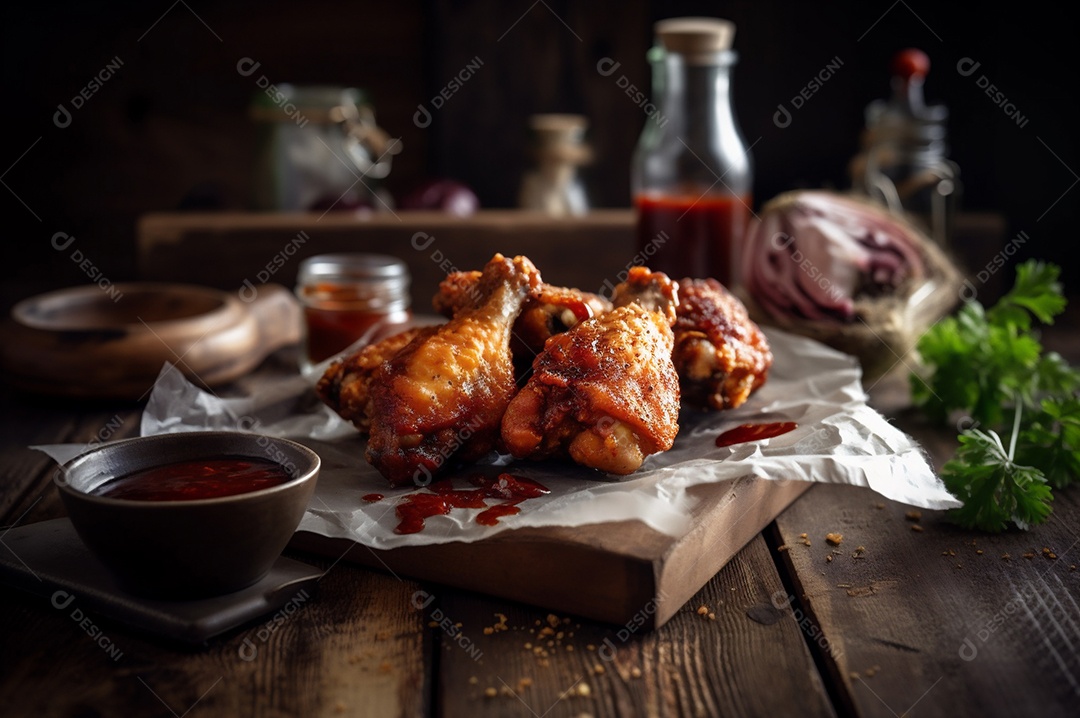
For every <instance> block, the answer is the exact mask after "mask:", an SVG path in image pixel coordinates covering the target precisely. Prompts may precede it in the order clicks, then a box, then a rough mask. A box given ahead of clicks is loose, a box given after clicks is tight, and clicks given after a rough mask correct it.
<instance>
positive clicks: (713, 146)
mask: <svg viewBox="0 0 1080 718" xmlns="http://www.w3.org/2000/svg"><path fill="white" fill-rule="evenodd" d="M655 31H656V38H657V44H656V45H655V46H654V47H653V48H652V49H651V50H650V51H649V55H648V59H649V62H650V64H651V65H652V70H653V79H652V90H653V99H654V101H655V102H656V104H657V105H658V108H659V110H658V112H657V113H655V114H653V115H652V116H650V117H649V119H648V120H646V122H645V128H644V130H643V131H642V133H641V137H640V139H639V140H638V145H637V149H636V151H635V153H634V159H633V167H632V175H631V190H632V193H633V200H634V207H635V210H636V214H637V251H638V257H637V258H636V259H640V260H641V262H640V263H643V264H645V265H647V266H648V267H650V268H651V269H653V270H656V271H662V272H666V273H667V274H668V275H670V276H672V277H674V278H676V279H680V278H682V277H713V278H715V279H717V280H719V281H720V282H721V283H723V284H724V285H726V286H728V287H734V286H737V284H738V279H739V278H738V267H739V250H740V246H741V244H742V242H743V237H744V235H745V233H746V229H747V226H748V223H749V221H750V217H751V214H752V212H751V206H752V201H753V163H752V159H751V156H750V151H749V149H748V148H747V146H746V142H745V141H744V140H743V137H742V133H741V132H740V130H739V126H738V123H737V121H736V117H735V113H734V111H733V108H732V102H731V68H732V67H733V66H734V65H735V63H736V61H737V59H738V55H737V53H736V52H735V51H734V50H732V49H731V42H732V38H733V37H734V33H735V26H734V24H733V23H731V22H729V21H727V20H721V19H718V18H697V17H691V18H670V19H667V20H661V21H659V22H657V23H656V25H655Z"/></svg>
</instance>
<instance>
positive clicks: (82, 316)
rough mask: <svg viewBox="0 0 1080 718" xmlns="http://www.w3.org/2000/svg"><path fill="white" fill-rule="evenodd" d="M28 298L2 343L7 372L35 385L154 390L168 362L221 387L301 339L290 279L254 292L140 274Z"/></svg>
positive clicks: (104, 391) (64, 392) (76, 391)
mask: <svg viewBox="0 0 1080 718" xmlns="http://www.w3.org/2000/svg"><path fill="white" fill-rule="evenodd" d="M112 289H113V290H115V291H110V292H108V293H106V292H104V291H102V289H101V288H100V287H98V286H96V285H87V286H82V287H72V288H69V289H62V290H59V291H55V292H48V293H46V294H41V295H38V296H36V297H31V298H29V299H25V300H23V301H21V302H19V303H18V304H16V305H15V307H14V308H13V309H12V311H11V322H10V325H11V331H10V332H8V334H9V338H8V339H7V340H6V341H4V342H3V343H2V345H0V360H2V362H3V365H4V371H5V374H6V376H7V379H8V380H9V381H10V382H11V383H12V384H14V385H15V386H17V387H19V388H22V389H24V390H27V391H32V392H35V393H45V394H52V395H58V396H73V397H85V398H110V399H135V400H139V399H142V398H145V397H146V396H147V394H148V393H149V390H150V389H151V388H152V386H153V384H154V381H155V380H156V379H157V377H158V375H159V374H160V372H161V369H162V367H163V366H164V365H165V364H166V363H171V364H174V365H175V366H176V367H177V368H178V369H180V370H181V371H183V372H184V374H185V375H186V376H187V377H188V378H189V379H191V380H192V381H194V382H196V383H198V384H200V385H202V386H205V387H214V386H218V385H221V384H224V383H227V382H229V381H232V380H234V379H237V378H239V377H241V376H243V375H244V374H246V373H247V372H249V371H251V370H252V369H254V368H255V367H256V366H258V364H259V363H261V362H262V361H263V360H264V359H265V358H266V357H267V356H268V355H269V354H270V353H271V352H273V351H275V350H277V349H280V348H281V347H284V346H286V345H288V344H292V343H296V342H299V340H300V334H301V331H302V326H303V324H302V314H301V309H300V305H299V302H298V301H297V300H296V299H295V297H294V296H293V294H292V292H290V291H289V290H288V289H286V288H285V287H283V286H280V285H275V284H264V285H260V286H258V287H256V291H255V292H254V293H253V296H252V298H251V299H250V301H246V300H243V299H241V298H240V297H239V296H237V295H234V294H229V293H227V292H223V291H219V290H216V289H212V288H209V287H200V286H196V285H189V284H173V283H153V282H132V283H124V284H116V285H113V287H112Z"/></svg>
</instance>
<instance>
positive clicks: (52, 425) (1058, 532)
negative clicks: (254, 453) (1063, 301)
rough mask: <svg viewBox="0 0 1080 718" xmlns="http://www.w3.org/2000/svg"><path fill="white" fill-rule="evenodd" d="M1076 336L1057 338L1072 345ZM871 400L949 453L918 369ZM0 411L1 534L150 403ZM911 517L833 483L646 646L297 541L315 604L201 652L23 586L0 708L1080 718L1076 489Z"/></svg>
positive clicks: (30, 518) (10, 604)
mask: <svg viewBox="0 0 1080 718" xmlns="http://www.w3.org/2000/svg"><path fill="white" fill-rule="evenodd" d="M1074 336H1075V335H1074V334H1072V333H1071V330H1070V331H1066V332H1058V333H1057V334H1055V335H1052V336H1048V337H1047V338H1048V343H1051V344H1052V345H1054V346H1055V347H1056V348H1059V349H1065V350H1069V349H1072V348H1075V347H1076V345H1077V342H1076V341H1075V340H1074V339H1072V338H1071V337H1074ZM1051 340H1054V341H1056V342H1057V343H1056V344H1054V341H1051ZM1067 356H1069V357H1070V358H1072V359H1074V360H1076V359H1077V358H1080V354H1078V353H1077V352H1075V351H1071V352H1070V353H1069V354H1067ZM871 396H872V399H873V403H875V404H876V405H877V406H878V407H879V408H880V409H881V410H882V411H883V412H884V413H886V415H888V416H889V417H891V418H893V419H894V420H895V421H896V423H897V424H898V425H899V426H901V428H903V429H905V430H906V431H909V432H910V433H912V434H913V435H914V436H916V437H917V438H918V439H920V440H921V441H922V442H923V443H924V445H925V446H926V447H927V449H928V450H929V451H930V452H931V454H932V455H933V456H934V458H935V460H937V461H940V460H941V459H942V458H943V457H944V456H946V455H947V454H948V453H949V452H951V450H952V446H953V441H954V439H955V435H954V434H950V433H949V432H941V431H939V430H936V429H933V428H931V427H929V426H927V425H925V424H924V423H922V422H921V421H920V420H919V419H918V417H917V416H915V415H914V414H913V413H912V412H911V411H909V410H907V409H906V408H905V405H906V400H907V386H906V382H905V380H904V378H903V377H902V376H899V377H893V378H891V379H888V380H885V381H882V382H880V383H878V384H877V385H876V386H874V387H873V388H872V391H871ZM2 402H3V409H4V410H3V412H2V413H0V422H2V424H3V429H4V431H3V435H2V438H0V442H2V446H3V455H2V456H3V458H2V464H0V525H2V526H3V528H0V543H2V540H3V535H4V533H5V532H6V531H7V530H8V529H9V528H11V527H14V526H24V525H27V524H30V523H32V522H36V521H41V520H45V519H50V518H55V517H59V516H62V515H63V514H64V510H63V507H62V506H61V504H60V501H59V497H58V495H57V493H56V490H55V488H54V487H53V485H52V484H51V481H50V477H51V472H52V469H53V467H54V465H53V462H52V461H51V460H50V459H49V458H48V457H46V456H45V455H44V454H42V453H40V452H38V451H35V450H31V449H29V448H28V447H29V446H31V445H36V444H43V443H68V442H86V441H91V440H94V439H95V438H96V439H103V438H108V439H116V438H121V437H124V436H130V435H134V434H136V433H137V431H138V422H139V417H140V409H141V406H140V405H137V404H111V403H78V404H76V403H72V402H68V401H63V400H57V399H45V398H40V397H34V396H28V395H23V394H19V393H15V392H8V393H6V394H5V395H4V396H3V399H2ZM909 511H910V507H907V506H904V505H901V504H897V503H894V502H891V501H885V500H882V499H880V498H879V497H878V496H877V495H876V494H874V493H872V492H870V491H868V490H863V489H859V488H851V487H842V486H828V485H821V486H815V487H813V488H812V489H811V490H810V491H808V492H807V493H806V494H804V495H803V496H802V497H801V498H800V499H798V500H797V501H796V502H795V503H794V504H793V505H792V506H791V507H790V508H789V509H787V510H786V511H785V512H784V513H783V514H781V515H780V516H779V518H777V519H776V520H775V521H774V522H772V523H771V524H770V525H769V526H768V527H767V528H766V529H765V530H764V531H762V532H761V533H760V534H759V535H757V536H756V537H754V538H753V539H752V540H751V541H750V542H749V543H748V544H747V545H746V546H745V547H744V548H743V549H742V550H741V552H739V553H738V554H737V555H736V556H735V558H734V559H733V560H732V561H731V562H729V563H728V564H727V565H726V566H725V567H724V568H723V569H722V570H721V571H720V572H719V573H717V574H716V575H715V576H714V577H713V578H712V579H711V580H710V581H709V582H708V583H707V585H705V586H704V588H702V589H701V591H700V592H699V593H698V595H696V596H695V597H694V598H693V599H692V600H691V601H690V602H688V603H687V604H686V605H685V606H684V607H683V608H682V609H681V610H680V611H679V612H678V614H677V615H676V616H675V617H674V618H673V619H672V620H671V621H669V622H668V623H667V624H666V625H664V626H663V627H661V628H660V629H658V630H656V631H653V632H648V633H642V632H640V631H636V630H635V631H631V630H628V629H627V628H626V627H620V626H611V625H605V624H601V623H596V622H592V621H588V620H584V619H581V618H579V617H576V616H572V615H550V614H549V612H548V611H546V610H543V609H541V608H536V607H532V606H528V605H523V604H514V603H510V602H507V601H503V600H498V599H493V598H490V597H486V596H484V595H479V594H473V593H468V592H464V591H460V590H455V589H450V588H447V587H444V586H440V585H427V584H422V583H418V582H416V581H413V580H409V579H407V578H404V577H399V576H395V575H391V574H389V573H385V572H379V571H373V570H369V569H366V568H362V567H360V566H357V565H355V564H352V563H350V562H349V561H348V560H337V561H335V560H332V559H328V558H325V557H317V556H312V555H307V554H302V553H298V552H295V551H289V552H288V553H289V555H291V556H293V557H295V558H300V559H302V560H305V561H308V562H309V563H312V564H315V565H317V566H320V567H322V568H324V569H326V573H325V575H324V577H323V578H322V579H321V580H320V581H319V583H318V586H317V590H316V591H315V592H314V594H313V595H312V597H311V599H310V600H308V601H305V602H304V603H303V604H302V605H298V606H295V607H294V609H295V610H292V611H290V612H288V613H287V614H284V615H281V616H279V617H278V619H277V620H273V621H269V620H268V619H263V620H260V621H256V622H255V623H252V624H250V625H247V626H244V627H243V628H240V629H236V630H233V631H231V632H229V633H228V634H225V635H223V636H221V637H219V638H216V639H213V640H212V641H210V642H209V644H208V645H205V646H204V647H202V648H200V649H197V650H192V649H181V648H177V647H175V646H171V645H167V644H165V643H162V642H161V641H159V640H156V639H154V638H152V637H150V636H147V635H143V634H140V633H138V632H135V631H133V630H129V629H127V628H125V627H124V626H122V625H119V624H114V623H111V622H109V621H107V620H104V619H101V618H98V617H93V616H91V619H92V622H93V625H94V626H96V627H97V630H98V631H99V632H100V634H99V635H98V638H97V639H95V636H94V635H91V634H90V633H88V631H87V628H86V626H85V625H80V623H78V622H77V621H74V620H72V618H71V616H70V615H68V614H67V612H65V611H60V610H57V609H56V608H54V607H53V606H52V605H50V602H49V600H48V599H47V598H42V597H38V596H34V595H31V594H26V593H23V592H21V591H17V590H14V589H5V590H4V591H3V593H2V594H0V626H2V628H0V635H2V636H3V638H2V643H3V650H2V653H0V713H2V714H3V715H11V716H44V715H49V716H174V718H179V717H180V716H193V717H194V716H247V715H275V716H276V715H280V716H320V715H331V716H337V715H364V716H398V715H402V716H427V715H439V716H480V715H521V716H528V715H534V716H585V715H588V716H615V715H618V716H652V715H657V716H675V715H678V716H683V715H690V716H714V715H755V716H759V715H770V716H775V715H800V716H805V715H821V716H831V715H841V716H846V715H858V716H901V715H923V716H932V715H936V716H956V715H981V716H987V715H1002V716H1004V715H1009V716H1011V715H1019V714H1028V715H1036V714H1037V715H1040V716H1058V715H1060V716H1066V715H1075V714H1076V705H1077V699H1078V698H1080V607H1078V601H1077V595H1078V593H1080V573H1078V572H1077V571H1076V564H1077V563H1080V560H1078V559H1080V557H1078V554H1080V492H1078V491H1077V490H1075V489H1074V490H1071V491H1064V492H1060V493H1059V494H1058V496H1057V499H1056V501H1055V503H1054V513H1053V516H1052V518H1051V520H1050V521H1049V522H1048V523H1047V524H1044V525H1043V526H1040V527H1038V528H1037V529H1035V530H1032V531H1030V532H1027V533H1023V532H1016V531H1014V532H1009V533H1005V534H1002V535H995V536H990V535H983V534H977V533H972V532H968V531H963V530H960V529H958V528H956V527H953V526H951V525H950V524H949V523H947V522H946V521H945V520H944V517H943V516H942V515H941V514H940V513H939V512H933V511H923V512H922V513H921V517H920V518H918V519H917V520H914V518H915V517H914V515H911V514H909ZM829 532H838V533H841V534H843V536H844V538H843V542H842V543H841V544H840V546H839V547H833V546H830V545H829V544H828V543H826V541H825V534H826V533H829ZM803 537H806V539H807V540H808V541H807V540H804V539H803ZM807 542H808V544H809V545H807ZM8 550H10V549H9V548H8V547H7V544H4V545H3V546H0V551H8ZM418 591H423V592H425V594H424V595H425V596H430V597H432V599H433V600H432V601H431V602H430V603H426V598H425V602H420V601H417V600H416V598H415V597H416V596H417V595H418V594H417V592H418ZM418 605H419V606H420V607H418ZM548 628H550V629H551V630H546V629H548ZM102 635H103V636H105V637H106V638H107V640H108V643H109V645H110V646H111V647H112V648H113V650H111V651H107V650H104V648H103V645H104V644H102V642H101V640H100V636H102ZM252 644H253V645H255V646H256V647H257V651H256V652H255V653H254V656H253V655H252V651H251V650H250V646H251V645H252ZM117 653H120V655H119V656H117V655H116V654H117Z"/></svg>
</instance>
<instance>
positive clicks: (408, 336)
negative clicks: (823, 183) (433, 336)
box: [315, 327, 435, 434]
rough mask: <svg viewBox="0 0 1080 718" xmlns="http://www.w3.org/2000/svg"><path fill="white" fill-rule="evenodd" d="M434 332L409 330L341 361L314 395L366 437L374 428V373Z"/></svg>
mask: <svg viewBox="0 0 1080 718" xmlns="http://www.w3.org/2000/svg"><path fill="white" fill-rule="evenodd" d="M433 331H435V328H434V327H415V328H413V329H406V330H405V331H403V332H400V333H398V334H394V335H393V336H389V337H387V338H386V339H383V340H382V341H380V342H376V343H374V344H368V345H367V346H366V347H364V348H363V349H361V350H359V351H358V352H356V353H354V354H352V355H350V356H347V357H343V358H341V359H338V360H337V361H335V362H334V363H333V364H331V365H330V366H329V367H327V369H326V371H325V372H324V373H323V375H322V376H321V377H320V378H319V381H318V383H317V384H316V385H315V393H316V394H317V395H318V396H319V398H320V399H322V400H323V403H325V404H326V405H327V406H329V407H330V408H331V409H333V410H334V411H335V412H337V414H338V415H339V416H340V417H341V418H342V419H344V420H345V421H349V422H352V424H353V426H355V427H356V428H357V429H359V430H360V433H362V434H366V433H367V432H368V428H369V426H370V425H371V377H372V375H374V373H375V370H376V369H378V368H379V366H380V365H381V364H382V363H383V362H385V361H389V360H390V359H391V358H393V357H394V356H395V355H396V354H397V353H398V352H400V351H401V350H402V349H404V348H405V347H406V346H407V345H408V344H409V342H411V341H412V340H413V339H415V338H416V337H418V336H426V335H428V334H430V333H431V332H433Z"/></svg>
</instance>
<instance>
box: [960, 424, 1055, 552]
mask: <svg viewBox="0 0 1080 718" xmlns="http://www.w3.org/2000/svg"><path fill="white" fill-rule="evenodd" d="M941 478H942V480H943V481H944V482H945V487H946V488H947V489H949V491H950V492H952V494H953V495H954V496H956V497H957V498H958V499H960V500H961V501H963V502H964V505H963V506H962V507H961V508H958V509H953V510H952V511H951V512H950V516H951V518H952V519H953V521H955V522H956V523H958V524H959V525H961V526H963V527H965V528H971V529H979V530H982V531H991V532H997V531H1003V530H1004V529H1005V528H1007V526H1008V524H1009V522H1010V521H1011V522H1012V523H1014V524H1016V525H1017V526H1018V527H1019V528H1021V529H1027V528H1029V527H1031V526H1033V525H1035V524H1040V523H1042V522H1043V521H1045V520H1046V518H1047V516H1049V515H1050V502H1051V501H1053V496H1052V495H1051V491H1050V487H1049V486H1047V484H1046V477H1044V476H1043V474H1042V472H1041V471H1039V469H1037V468H1035V467H1033V466H1023V465H1020V464H1016V463H1014V462H1013V461H1012V460H1010V459H1009V456H1008V453H1007V452H1006V451H1005V449H1004V447H1003V446H1002V445H1001V440H1000V439H999V438H998V436H997V434H996V433H994V432H990V433H986V432H983V431H980V430H978V429H969V430H967V431H965V432H964V433H962V434H961V435H960V447H959V448H958V449H957V451H956V456H955V457H954V458H953V459H951V460H949V461H948V462H946V464H945V465H944V466H943V467H942V469H941Z"/></svg>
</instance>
